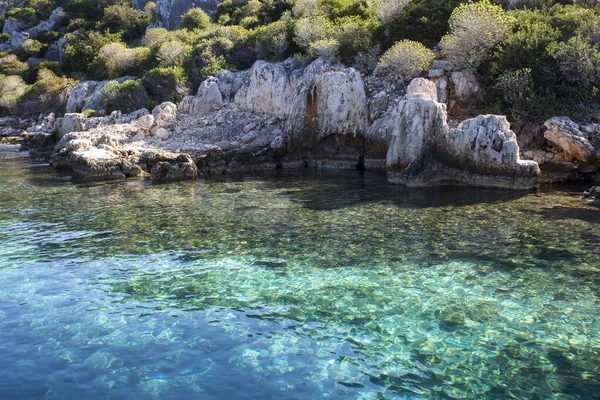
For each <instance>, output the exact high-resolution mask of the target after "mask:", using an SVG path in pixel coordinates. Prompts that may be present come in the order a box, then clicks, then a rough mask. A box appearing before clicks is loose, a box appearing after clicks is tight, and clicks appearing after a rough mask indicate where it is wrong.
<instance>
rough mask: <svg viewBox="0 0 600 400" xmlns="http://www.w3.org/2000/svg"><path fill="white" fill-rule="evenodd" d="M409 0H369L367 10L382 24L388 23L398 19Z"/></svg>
mask: <svg viewBox="0 0 600 400" xmlns="http://www.w3.org/2000/svg"><path fill="white" fill-rule="evenodd" d="M410 1H411V0H369V1H368V4H369V8H370V9H371V10H372V11H373V13H374V14H375V16H376V17H377V18H379V20H380V21H381V22H383V23H390V22H392V21H393V20H394V19H395V18H398V17H399V16H400V15H401V14H402V11H404V8H406V6H407V5H408V4H409V3H410Z"/></svg>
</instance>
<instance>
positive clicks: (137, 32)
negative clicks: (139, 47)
mask: <svg viewBox="0 0 600 400" xmlns="http://www.w3.org/2000/svg"><path fill="white" fill-rule="evenodd" d="M149 23H150V17H149V16H148V14H146V13H145V12H144V11H139V10H134V9H133V8H131V6H130V5H129V4H115V5H112V6H108V7H106V8H105V9H104V16H103V17H102V19H101V20H100V22H99V23H98V29H100V30H109V31H110V32H112V33H120V34H121V38H122V39H123V40H124V41H125V42H127V43H130V42H131V41H133V40H136V39H139V38H141V37H142V36H143V35H144V32H145V30H146V27H147V26H148V24H149Z"/></svg>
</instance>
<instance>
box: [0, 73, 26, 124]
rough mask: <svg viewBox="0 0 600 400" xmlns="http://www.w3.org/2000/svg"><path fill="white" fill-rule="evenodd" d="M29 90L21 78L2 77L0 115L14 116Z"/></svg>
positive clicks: (0, 81)
mask: <svg viewBox="0 0 600 400" xmlns="http://www.w3.org/2000/svg"><path fill="white" fill-rule="evenodd" d="M27 88H28V87H27V84H26V83H25V82H24V81H23V78H21V77H20V76H5V75H0V114H3V115H6V114H14V113H15V112H16V111H17V106H18V103H19V99H20V98H21V96H23V94H25V92H26V91H27Z"/></svg>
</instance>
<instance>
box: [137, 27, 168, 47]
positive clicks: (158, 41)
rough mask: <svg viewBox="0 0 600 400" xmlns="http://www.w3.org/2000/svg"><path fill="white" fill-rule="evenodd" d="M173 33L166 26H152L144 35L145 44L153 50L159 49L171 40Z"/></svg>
mask: <svg viewBox="0 0 600 400" xmlns="http://www.w3.org/2000/svg"><path fill="white" fill-rule="evenodd" d="M171 38H172V37H171V34H170V32H169V31H167V30H166V29H165V28H152V29H148V30H147V31H146V34H145V35H144V45H145V46H148V47H150V48H151V49H152V50H155V51H156V50H158V49H159V48H160V46H162V44H163V43H165V42H168V41H169V40H171Z"/></svg>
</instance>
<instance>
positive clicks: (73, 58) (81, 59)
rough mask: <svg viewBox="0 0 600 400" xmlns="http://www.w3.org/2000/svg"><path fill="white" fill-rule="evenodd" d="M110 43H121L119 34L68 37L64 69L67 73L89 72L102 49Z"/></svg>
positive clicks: (64, 54)
mask: <svg viewBox="0 0 600 400" xmlns="http://www.w3.org/2000/svg"><path fill="white" fill-rule="evenodd" d="M110 43H121V35H120V34H119V33H114V34H111V33H104V34H102V33H98V32H92V33H89V34H78V35H75V34H72V35H69V36H67V44H66V45H65V47H64V51H63V68H64V70H65V71H67V72H75V71H79V72H84V73H85V72H87V71H88V69H89V67H90V66H91V65H92V63H93V62H94V59H95V58H96V57H97V55H98V53H99V52H100V49H101V48H102V47H104V46H106V45H107V44H110Z"/></svg>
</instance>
